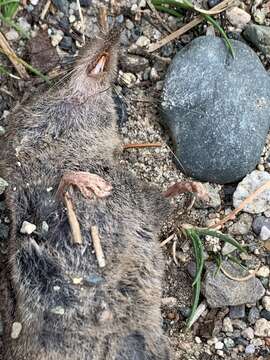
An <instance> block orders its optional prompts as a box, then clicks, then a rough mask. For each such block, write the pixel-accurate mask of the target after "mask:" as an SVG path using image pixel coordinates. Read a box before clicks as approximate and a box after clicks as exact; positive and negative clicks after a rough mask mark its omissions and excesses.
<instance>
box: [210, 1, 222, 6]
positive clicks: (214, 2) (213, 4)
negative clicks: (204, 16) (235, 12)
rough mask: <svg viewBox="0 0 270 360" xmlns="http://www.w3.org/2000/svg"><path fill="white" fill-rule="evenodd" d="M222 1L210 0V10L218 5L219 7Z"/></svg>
mask: <svg viewBox="0 0 270 360" xmlns="http://www.w3.org/2000/svg"><path fill="white" fill-rule="evenodd" d="M221 1H222V0H208V6H209V7H210V8H212V7H214V6H216V5H218V4H219V3H221Z"/></svg>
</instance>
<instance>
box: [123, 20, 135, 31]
mask: <svg viewBox="0 0 270 360" xmlns="http://www.w3.org/2000/svg"><path fill="white" fill-rule="evenodd" d="M125 25H126V28H127V29H128V30H132V29H133V28H134V24H133V22H132V21H131V20H129V19H126V22H125Z"/></svg>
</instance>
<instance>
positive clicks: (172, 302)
mask: <svg viewBox="0 0 270 360" xmlns="http://www.w3.org/2000/svg"><path fill="white" fill-rule="evenodd" d="M161 305H163V306H167V307H174V306H176V305H177V299H176V298H175V297H172V296H170V297H165V298H162V299H161Z"/></svg>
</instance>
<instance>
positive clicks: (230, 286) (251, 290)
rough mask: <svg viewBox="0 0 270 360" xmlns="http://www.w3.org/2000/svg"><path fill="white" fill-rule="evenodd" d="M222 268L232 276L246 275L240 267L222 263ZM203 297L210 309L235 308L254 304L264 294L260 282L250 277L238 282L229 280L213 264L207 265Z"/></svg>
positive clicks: (240, 276)
mask: <svg viewBox="0 0 270 360" xmlns="http://www.w3.org/2000/svg"><path fill="white" fill-rule="evenodd" d="M222 265H223V268H224V269H225V270H226V271H227V272H228V273H229V274H231V275H232V276H234V277H239V278H242V277H244V276H246V275H247V273H246V271H244V270H243V269H242V268H241V267H240V266H238V265H236V264H231V263H229V262H225V261H224V262H223V264H222ZM203 291H204V295H205V297H206V300H207V303H208V304H209V306H210V307H211V308H218V307H226V306H237V305H243V304H250V303H256V301H258V300H259V299H261V298H262V297H263V295H264V293H265V289H264V287H263V285H262V284H261V282H260V280H259V279H257V278H256V277H252V278H250V279H248V280H247V281H243V282H239V281H236V280H232V279H229V278H228V277H227V276H226V275H224V274H223V272H222V271H218V268H217V266H216V265H215V264H210V265H208V268H207V270H206V276H205V281H204V288H203Z"/></svg>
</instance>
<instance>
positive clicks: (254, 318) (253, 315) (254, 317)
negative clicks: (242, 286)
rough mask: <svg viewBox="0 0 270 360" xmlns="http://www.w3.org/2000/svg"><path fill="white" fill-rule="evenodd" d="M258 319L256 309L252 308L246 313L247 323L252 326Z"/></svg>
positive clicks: (258, 315) (258, 314) (258, 313)
mask: <svg viewBox="0 0 270 360" xmlns="http://www.w3.org/2000/svg"><path fill="white" fill-rule="evenodd" d="M259 318H260V311H259V309H258V308H256V307H255V306H253V307H252V308H251V309H250V310H249V313H248V322H249V323H250V324H252V325H253V324H255V322H256V321H257V320H258V319H259Z"/></svg>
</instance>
